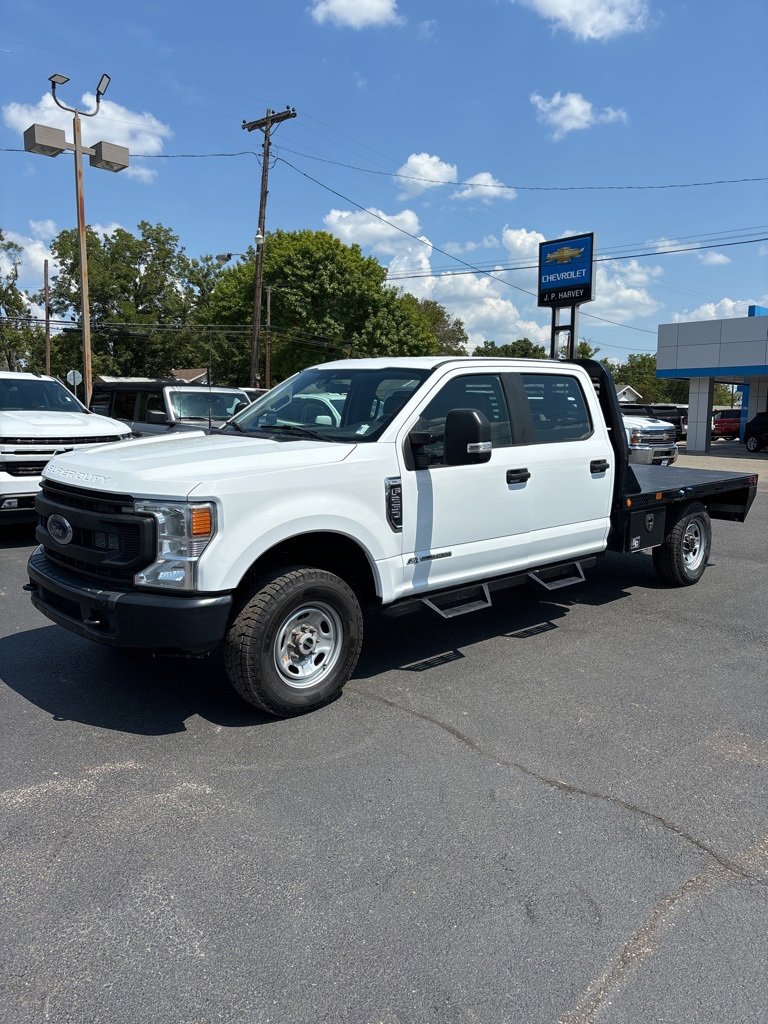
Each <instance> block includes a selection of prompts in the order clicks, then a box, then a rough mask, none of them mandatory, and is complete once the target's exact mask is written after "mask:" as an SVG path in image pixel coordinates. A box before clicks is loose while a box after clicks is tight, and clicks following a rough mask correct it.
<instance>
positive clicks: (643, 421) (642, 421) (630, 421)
mask: <svg viewBox="0 0 768 1024" xmlns="http://www.w3.org/2000/svg"><path fill="white" fill-rule="evenodd" d="M622 419H623V420H624V423H625V424H626V426H628V427H642V428H643V430H648V429H650V428H653V427H656V428H657V429H661V428H663V429H665V430H674V429H675V425H674V423H667V421H666V420H657V419H655V418H654V417H653V416H622Z"/></svg>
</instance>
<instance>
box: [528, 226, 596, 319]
mask: <svg viewBox="0 0 768 1024" xmlns="http://www.w3.org/2000/svg"><path fill="white" fill-rule="evenodd" d="M594 251H595V236H594V233H592V234H588V235H573V236H571V237H570V238H556V239H555V240H554V241H552V242H539V305H540V306H576V305H578V304H579V303H581V302H590V301H591V300H592V299H594V297H595V288H594V276H595V275H594Z"/></svg>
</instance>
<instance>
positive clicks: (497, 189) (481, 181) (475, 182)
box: [451, 171, 517, 203]
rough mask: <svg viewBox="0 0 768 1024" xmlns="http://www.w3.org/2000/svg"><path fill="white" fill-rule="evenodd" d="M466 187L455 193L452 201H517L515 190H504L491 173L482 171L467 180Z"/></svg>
mask: <svg viewBox="0 0 768 1024" xmlns="http://www.w3.org/2000/svg"><path fill="white" fill-rule="evenodd" d="M464 185H465V187H464V188H462V189H459V191H458V192H454V193H453V195H452V196H451V198H452V199H479V200H481V202H483V203H491V202H493V200H494V199H516V198H517V192H515V190H514V189H513V188H504V185H503V182H501V181H499V180H498V179H497V178H494V176H493V175H492V174H491V173H490V172H489V171H480V172H479V173H478V174H473V175H472V177H471V178H467V180H466V181H465V182H464Z"/></svg>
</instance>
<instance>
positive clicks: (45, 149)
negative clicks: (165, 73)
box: [24, 74, 128, 405]
mask: <svg viewBox="0 0 768 1024" xmlns="http://www.w3.org/2000/svg"><path fill="white" fill-rule="evenodd" d="M48 80H49V82H50V83H51V93H52V94H53V101H54V103H55V104H56V106H57V107H60V108H61V109H62V110H66V111H67V112H68V113H70V114H72V115H73V122H72V131H73V135H74V140H75V141H74V143H69V142H67V141H66V138H65V136H64V132H63V131H62V130H61V129H60V128H49V127H47V126H46V125H42V124H33V125H30V126H29V128H27V130H26V131H25V132H24V149H25V150H27V152H29V153H40V154H42V155H43V156H58V155H59V154H60V153H63V152H64V151H65V150H69V151H70V152H73V153H74V154H75V197H76V200H77V237H78V247H79V251H80V305H81V316H82V322H83V382H84V391H85V404H86V405H88V404H89V403H90V401H91V391H92V388H93V375H92V372H91V306H90V300H89V295H88V249H87V244H86V243H87V235H86V221H85V200H84V198H83V153H86V154H87V155H88V157H89V159H90V163H91V166H92V167H99V168H101V169H102V170H105V171H122V170H124V169H125V168H126V167H127V166H128V150H127V149H126V148H125V147H124V146H116V145H114V144H113V143H110V142H97V143H96V145H95V146H93V147H89V146H83V137H82V127H81V124H80V117H81V116H82V117H95V116H96V115H97V114H98V112H99V108H100V107H101V98H102V96H103V95H104V93H105V92H106V91H107V87H108V86H109V82H110V77H109V75H102V76H101V78H100V79H99V84H98V85H97V86H96V109H95V110H92V111H90V112H89V111H85V110H78V109H77V108H76V107H67V106H65V105H64V104H63V103H62V102H61V101H60V100H59V98H58V96H57V95H56V86H57V85H65V84H66V83H67V82H68V81H69V79H68V78H67V76H66V75H58V74H57V75H51V77H50V78H49V79H48Z"/></svg>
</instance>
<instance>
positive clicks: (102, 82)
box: [96, 75, 112, 100]
mask: <svg viewBox="0 0 768 1024" xmlns="http://www.w3.org/2000/svg"><path fill="white" fill-rule="evenodd" d="M111 81H112V79H111V78H110V77H109V75H102V76H101V78H100V79H99V84H98V85H97V86H96V99H97V100H100V99H101V97H102V96H103V95H104V93H105V92H106V91H107V89H108V88H109V83H110V82H111Z"/></svg>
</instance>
